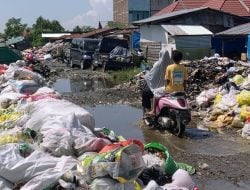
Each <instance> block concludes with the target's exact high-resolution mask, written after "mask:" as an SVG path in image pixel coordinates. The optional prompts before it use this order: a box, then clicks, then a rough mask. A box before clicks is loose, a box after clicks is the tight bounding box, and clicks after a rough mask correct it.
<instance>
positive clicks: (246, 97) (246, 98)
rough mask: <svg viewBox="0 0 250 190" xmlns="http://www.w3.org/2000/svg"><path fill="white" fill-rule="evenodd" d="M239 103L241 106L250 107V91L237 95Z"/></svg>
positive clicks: (243, 91)
mask: <svg viewBox="0 0 250 190" xmlns="http://www.w3.org/2000/svg"><path fill="white" fill-rule="evenodd" d="M237 102H238V104H239V105H250V91H247V90H242V91H241V92H240V94H238V95H237Z"/></svg>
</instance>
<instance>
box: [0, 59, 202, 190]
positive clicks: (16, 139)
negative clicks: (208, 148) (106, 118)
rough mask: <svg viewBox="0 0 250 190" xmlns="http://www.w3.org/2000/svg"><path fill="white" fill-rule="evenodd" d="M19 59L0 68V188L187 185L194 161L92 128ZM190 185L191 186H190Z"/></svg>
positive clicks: (92, 123)
mask: <svg viewBox="0 0 250 190" xmlns="http://www.w3.org/2000/svg"><path fill="white" fill-rule="evenodd" d="M25 65H26V64H25V63H24V61H17V62H16V63H12V64H10V65H9V66H4V67H3V69H2V70H1V75H0V91H1V92H0V112H1V115H0V160H1V162H0V189H4V190H10V189H21V190H31V189H32V190H34V189H39V190H40V189H48V190H49V189H94V190H96V189H97V190H98V189H100V190H101V189H111V190H117V189H129V190H133V189H135V190H140V189H146V190H147V189H157V188H161V189H172V190H173V189H177V188H178V189H182V190H187V189H188V190H193V189H195V188H196V187H195V184H194V182H193V180H192V178H191V177H190V175H191V174H194V173H195V169H194V168H193V167H192V166H189V165H187V164H185V163H178V162H176V161H174V160H173V158H172V157H171V155H170V154H169V152H168V150H167V148H166V147H165V146H163V145H162V144H160V143H157V142H153V143H149V144H146V145H144V144H143V143H142V142H140V141H139V140H134V139H124V138H123V137H122V136H118V135H116V134H115V133H114V131H112V130H109V129H108V128H96V127H95V120H94V118H93V116H92V115H91V114H90V113H89V112H88V111H87V110H85V109H84V108H82V107H80V106H78V105H75V104H73V103H71V102H69V101H67V100H65V99H63V98H62V96H61V94H60V93H58V92H56V91H55V90H54V89H52V88H48V87H46V86H45V79H44V78H43V77H42V76H41V75H40V74H38V73H35V72H33V71H32V70H31V69H28V68H27V66H25ZM196 189H197V188H196Z"/></svg>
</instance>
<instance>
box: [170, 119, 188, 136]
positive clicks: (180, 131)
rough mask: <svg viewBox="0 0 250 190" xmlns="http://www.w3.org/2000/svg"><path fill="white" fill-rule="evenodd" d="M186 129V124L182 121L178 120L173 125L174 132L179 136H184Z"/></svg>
mask: <svg viewBox="0 0 250 190" xmlns="http://www.w3.org/2000/svg"><path fill="white" fill-rule="evenodd" d="M185 129H186V126H185V125H184V124H182V123H181V122H180V121H176V124H175V126H174V127H173V129H172V132H173V133H174V135H176V136H177V137H182V136H183V133H184V132H185Z"/></svg>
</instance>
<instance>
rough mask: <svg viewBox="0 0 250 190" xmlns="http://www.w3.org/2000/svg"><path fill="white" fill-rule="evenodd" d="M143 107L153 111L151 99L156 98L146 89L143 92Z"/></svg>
mask: <svg viewBox="0 0 250 190" xmlns="http://www.w3.org/2000/svg"><path fill="white" fill-rule="evenodd" d="M141 97H142V107H144V108H147V109H151V99H152V98H153V97H154V94H153V93H152V91H151V90H150V89H149V88H148V87H146V88H144V89H143V90H142V91H141Z"/></svg>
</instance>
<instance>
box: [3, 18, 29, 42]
mask: <svg viewBox="0 0 250 190" xmlns="http://www.w3.org/2000/svg"><path fill="white" fill-rule="evenodd" d="M5 26H6V28H5V30H4V33H5V35H6V37H7V38H13V37H17V36H22V34H23V32H24V31H25V29H26V28H27V24H22V23H21V18H14V17H12V18H10V19H9V20H8V21H7V22H6V24H5Z"/></svg>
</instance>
